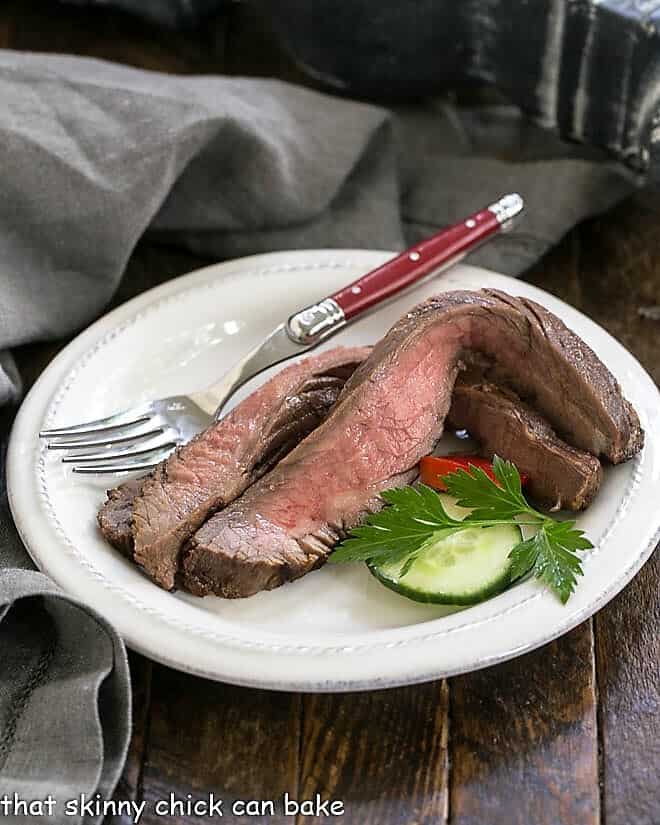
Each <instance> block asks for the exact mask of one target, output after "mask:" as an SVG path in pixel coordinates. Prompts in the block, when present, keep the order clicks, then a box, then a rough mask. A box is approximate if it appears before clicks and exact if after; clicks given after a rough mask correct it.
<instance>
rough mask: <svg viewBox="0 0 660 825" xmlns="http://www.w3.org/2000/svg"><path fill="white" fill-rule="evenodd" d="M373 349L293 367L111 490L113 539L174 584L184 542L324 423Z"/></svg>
mask: <svg viewBox="0 0 660 825" xmlns="http://www.w3.org/2000/svg"><path fill="white" fill-rule="evenodd" d="M368 353H369V348H368V347H356V348H350V349H348V348H345V347H337V348H335V349H332V350H329V351H327V352H324V353H321V354H319V355H316V356H313V357H310V358H306V359H304V360H302V361H300V362H297V363H295V364H292V365H291V366H288V367H286V368H285V369H283V370H282V371H281V372H279V373H278V374H277V375H276V376H275V377H274V378H272V379H271V380H270V381H268V382H266V383H265V384H264V385H262V386H261V387H260V388H259V389H258V390H256V391H255V392H254V393H252V395H250V396H249V397H248V398H246V399H245V400H244V401H243V402H241V403H240V404H238V405H237V406H236V407H235V408H234V409H233V410H232V411H231V412H230V413H229V414H228V415H227V416H226V417H225V418H223V419H222V420H221V421H219V422H218V423H216V424H213V425H212V426H211V427H209V428H208V429H207V430H205V431H204V432H203V433H200V435H198V436H196V437H195V438H194V439H193V440H192V441H190V442H189V443H188V444H186V445H184V446H183V447H180V448H179V449H177V450H176V452H175V453H174V454H173V455H172V456H170V457H169V458H168V459H167V460H166V461H164V462H163V463H161V464H160V465H159V466H158V467H157V468H156V469H155V470H154V471H153V472H152V473H151V474H150V475H149V476H147V477H146V478H143V479H140V480H138V481H131V482H128V483H127V484H123V485H121V486H120V487H118V488H117V489H116V490H110V491H109V493H108V500H107V501H106V503H105V504H104V505H103V507H102V508H101V510H100V512H99V516H98V521H99V525H100V527H101V530H102V531H103V533H104V535H105V536H106V538H107V539H108V540H109V541H110V542H111V543H112V544H114V545H115V546H116V547H118V548H119V549H120V550H121V551H122V552H123V553H125V554H126V555H129V556H130V557H132V558H133V559H134V561H136V562H137V563H138V564H140V565H142V567H143V568H144V569H145V571H146V572H147V573H148V574H149V575H150V576H151V577H152V578H153V579H154V581H156V582H157V583H158V584H159V585H161V587H165V588H167V589H170V588H172V587H173V586H174V583H175V575H176V572H177V568H178V557H179V550H180V548H181V545H182V543H183V542H184V541H185V540H186V539H187V538H188V537H189V536H190V535H191V534H192V533H193V532H194V531H195V530H196V529H197V528H198V527H199V526H200V525H201V524H202V523H203V521H204V520H205V519H206V518H207V517H208V516H209V515H210V514H212V513H213V512H215V511H216V510H218V509H219V508H221V507H224V506H225V505H226V504H227V503H228V502H230V501H232V500H233V499H234V498H236V497H237V496H239V495H240V494H241V493H242V492H243V491H244V490H245V489H246V487H248V486H249V485H250V484H251V483H252V482H253V481H255V480H256V479H257V478H259V477H261V476H262V475H263V474H264V473H266V472H268V470H269V469H270V468H271V467H272V466H273V465H274V464H276V463H277V461H279V460H280V459H281V458H282V456H284V455H286V453H287V452H288V451H289V450H291V449H292V447H294V446H295V444H297V443H298V442H299V441H300V440H301V439H302V438H304V437H305V436H306V435H307V434H308V433H309V432H311V430H313V429H314V428H315V427H317V426H318V424H319V423H320V422H321V421H322V420H323V419H324V418H325V417H326V415H327V414H328V412H329V410H330V408H331V407H332V406H333V404H334V403H335V402H336V400H337V398H338V396H339V393H340V392H341V389H342V387H343V386H344V383H345V382H346V380H347V378H348V377H349V376H350V375H351V373H352V372H353V370H354V369H355V368H356V366H357V365H358V364H359V363H360V362H361V361H363V360H364V358H366V356H367V355H368Z"/></svg>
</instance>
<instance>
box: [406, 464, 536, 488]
mask: <svg viewBox="0 0 660 825" xmlns="http://www.w3.org/2000/svg"><path fill="white" fill-rule="evenodd" d="M470 465H472V466H473V467H479V468H481V469H482V470H483V471H484V472H485V473H486V475H487V476H488V477H489V478H491V479H492V480H493V481H495V482H496V483H499V482H497V479H496V478H495V473H494V472H493V465H492V463H491V462H490V461H489V460H488V459H487V458H481V456H477V455H449V456H435V455H427V456H425V457H424V458H423V459H422V460H421V461H420V462H419V474H420V481H421V482H422V483H423V484H426V485H428V486H429V487H433V489H434V490H441V491H443V492H444V491H445V490H446V489H447V487H446V485H445V483H444V481H443V480H442V478H441V476H446V475H447V473H455V472H456V470H465V471H466V472H469V469H470ZM528 480H529V479H528V477H527V476H526V475H525V474H524V473H521V474H520V481H521V483H522V485H523V487H524V486H525V484H527V481H528Z"/></svg>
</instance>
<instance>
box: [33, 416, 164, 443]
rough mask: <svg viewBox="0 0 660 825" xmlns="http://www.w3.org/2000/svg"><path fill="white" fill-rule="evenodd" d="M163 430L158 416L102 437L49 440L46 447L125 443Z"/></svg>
mask: <svg viewBox="0 0 660 825" xmlns="http://www.w3.org/2000/svg"><path fill="white" fill-rule="evenodd" d="M164 430H165V425H164V424H163V422H162V420H161V419H160V418H158V417H154V418H149V419H147V420H146V421H145V422H143V424H142V425H141V426H137V427H134V428H133V429H132V430H128V431H127V432H120V433H118V434H117V435H114V436H105V437H104V438H94V439H91V440H86V441H72V440H71V439H68V440H66V441H49V442H48V444H47V447H48V449H49V450H72V449H73V450H80V449H87V448H94V447H104V446H105V445H111V444H125V443H126V442H128V441H137V440H139V439H140V438H144V437H145V436H149V435H157V434H158V433H162V432H163V431H164Z"/></svg>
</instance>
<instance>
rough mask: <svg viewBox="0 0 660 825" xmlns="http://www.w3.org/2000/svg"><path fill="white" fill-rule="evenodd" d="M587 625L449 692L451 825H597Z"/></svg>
mask: <svg viewBox="0 0 660 825" xmlns="http://www.w3.org/2000/svg"><path fill="white" fill-rule="evenodd" d="M592 641H593V637H592V633H591V627H590V623H586V624H583V625H581V626H580V627H578V628H576V629H575V630H573V631H572V632H571V633H569V634H568V635H567V636H565V637H564V638H562V639H560V640H558V641H556V642H552V643H551V644H550V645H546V646H545V647H543V648H541V649H540V650H538V651H535V652H534V653H531V654H528V655H526V656H523V657H521V658H518V659H514V660H513V661H511V662H507V663H505V664H503V665H499V666H498V667H495V668H489V669H487V670H483V671H480V672H478V673H473V674H470V675H468V676H461V677H457V678H455V679H453V680H452V683H451V691H452V692H451V766H452V767H451V796H450V811H451V820H450V821H451V822H452V825H484V823H488V825H530V823H534V825H557V823H567V825H568V823H570V825H597V823H598V822H599V792H598V741H597V726H596V685H595V676H594V670H593V647H592Z"/></svg>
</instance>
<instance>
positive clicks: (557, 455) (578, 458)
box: [447, 370, 603, 510]
mask: <svg viewBox="0 0 660 825" xmlns="http://www.w3.org/2000/svg"><path fill="white" fill-rule="evenodd" d="M447 422H448V424H451V426H452V427H453V428H454V429H457V430H458V429H465V430H467V431H468V432H469V433H470V435H471V436H472V437H473V438H474V439H476V440H477V441H478V442H479V444H480V446H481V452H482V455H484V456H485V457H486V458H492V457H493V456H494V455H499V456H500V457H501V458H506V459H508V460H509V461H513V463H514V464H515V465H516V467H517V468H518V469H519V470H520V471H521V472H522V473H525V474H526V475H527V476H528V477H529V482H528V486H527V491H528V492H529V494H530V495H531V496H532V498H534V499H535V500H536V501H538V502H540V503H542V504H544V505H545V506H547V507H549V508H551V509H552V510H561V509H567V510H583V509H584V508H585V507H587V506H588V505H589V504H590V502H591V501H592V499H593V497H594V496H595V495H596V493H597V492H598V488H599V487H600V483H601V481H602V478H603V470H602V467H601V464H600V461H599V460H598V459H597V458H596V456H594V455H591V453H587V452H584V450H578V449H576V448H575V447H571V446H570V445H568V444H566V442H565V441H562V440H561V439H560V438H559V437H558V436H557V434H556V433H555V432H554V430H553V429H552V427H551V426H550V425H549V424H548V422H547V421H546V420H545V419H544V418H543V417H542V416H540V415H539V414H538V413H537V412H536V410H534V409H532V408H531V407H530V406H529V405H528V404H526V403H525V402H524V401H521V400H520V398H519V397H518V396H517V395H516V394H515V393H514V392H512V391H510V390H506V389H504V388H502V387H498V386H496V385H495V384H492V383H490V382H489V381H487V380H485V379H484V376H483V374H482V372H481V371H480V370H468V372H467V373H462V374H461V375H460V376H459V377H458V379H457V381H456V384H455V385H454V392H453V394H452V400H451V407H450V409H449V415H448V416H447Z"/></svg>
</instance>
